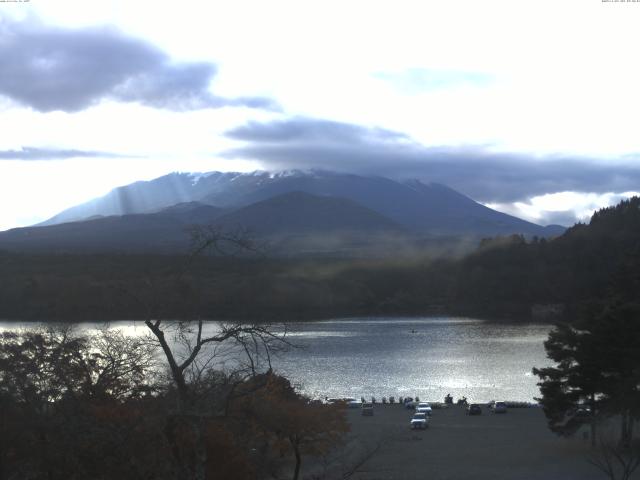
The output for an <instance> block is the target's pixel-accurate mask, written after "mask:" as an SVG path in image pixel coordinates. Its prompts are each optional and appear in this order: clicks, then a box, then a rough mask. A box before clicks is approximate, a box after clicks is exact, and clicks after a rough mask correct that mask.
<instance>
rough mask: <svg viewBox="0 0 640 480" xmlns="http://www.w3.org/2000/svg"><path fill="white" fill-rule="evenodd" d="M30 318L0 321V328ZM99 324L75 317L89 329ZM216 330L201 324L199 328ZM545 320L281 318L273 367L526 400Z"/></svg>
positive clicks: (302, 374) (367, 393)
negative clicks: (282, 335)
mask: <svg viewBox="0 0 640 480" xmlns="http://www.w3.org/2000/svg"><path fill="white" fill-rule="evenodd" d="M16 326H22V327H26V328H30V327H33V326H34V324H24V323H22V324H16V323H8V322H0V331H2V330H4V329H7V328H16ZM99 326H100V325H99V324H91V323H85V324H79V325H77V326H76V328H78V329H80V330H88V331H90V330H94V329H96V328H98V327H99ZM109 328H117V329H120V330H122V331H123V332H124V333H125V334H126V335H145V334H147V332H148V329H147V327H146V326H145V325H144V323H143V322H140V321H137V322H133V321H121V322H112V323H110V324H109ZM217 329H218V325H217V324H216V323H213V322H212V323H207V324H206V325H205V334H212V333H215V331H216V330H217ZM549 329H550V327H549V326H548V325H496V324H490V323H485V322H482V321H480V320H476V319H469V318H446V317H438V318H382V319H380V318H376V319H373V318H357V319H347V320H339V319H334V320H325V321H318V322H307V323H292V324H288V325H287V331H288V337H289V339H290V340H291V341H292V342H293V343H294V344H295V345H297V346H299V347H300V348H294V349H291V350H289V351H288V352H286V353H283V354H280V355H278V356H277V357H275V358H274V359H273V365H274V369H275V370H276V371H277V372H278V373H282V374H284V375H286V376H287V377H289V378H290V379H291V380H292V382H293V383H294V384H295V385H297V386H299V388H300V389H301V390H302V391H303V392H304V393H306V394H308V395H310V396H313V397H320V398H323V397H325V396H328V397H339V396H350V397H356V398H360V397H361V396H364V397H366V398H370V397H371V396H375V397H376V398H378V399H380V398H381V397H383V396H387V397H388V396H395V397H398V396H416V395H418V396H420V398H421V399H427V400H438V401H441V400H442V399H443V398H444V396H445V395H446V394H447V393H451V394H452V395H453V396H454V397H460V396H463V395H464V396H466V397H467V398H469V400H471V401H488V400H491V399H507V400H522V401H532V400H533V398H534V397H536V396H539V391H538V388H537V386H536V381H537V378H536V377H534V376H532V375H531V368H532V367H533V366H537V367H541V366H546V365H549V364H550V362H549V360H548V359H547V358H546V355H545V352H544V347H543V344H542V342H543V341H544V340H545V339H546V338H547V334H548V332H549Z"/></svg>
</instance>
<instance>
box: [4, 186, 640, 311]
mask: <svg viewBox="0 0 640 480" xmlns="http://www.w3.org/2000/svg"><path fill="white" fill-rule="evenodd" d="M639 206H640V199H638V198H632V199H630V200H625V201H623V202H621V203H620V204H618V205H617V206H614V207H609V208H605V209H602V210H600V211H598V212H596V213H595V214H594V215H593V217H592V218H591V221H590V222H589V223H588V224H577V225H575V226H574V227H572V228H570V229H569V230H567V232H566V233H564V234H563V235H562V236H560V237H557V238H554V239H551V240H547V239H544V238H537V237H533V238H531V239H525V238H524V237H522V236H510V237H498V238H491V239H484V240H482V241H481V242H480V243H479V245H478V247H477V249H476V250H475V251H473V252H472V253H470V254H468V255H466V256H463V257H459V258H452V257H435V258H434V257H433V256H430V255H429V254H428V253H426V252H425V254H424V255H420V254H418V253H416V254H412V256H411V257H399V258H397V259H393V258H391V259H390V258H359V259H348V258H333V259H332V258H306V259H305V258H291V259H286V258H273V257H270V256H269V255H267V254H265V253H264V252H260V251H253V252H251V253H249V254H242V255H230V256H227V255H220V254H213V255H201V256H198V258H197V259H195V260H194V258H192V257H191V256H190V255H188V252H187V253H185V255H124V254H123V255H118V254H104V255H80V254H78V255H72V254H64V255H62V254H59V255H56V254H26V253H23V254H21V253H15V252H11V253H10V252H0V287H1V288H0V318H5V319H15V320H27V321H44V322H47V321H103V320H119V319H146V318H156V317H157V318H173V319H185V320H186V319H192V318H209V319H240V320H247V319H250V320H252V321H269V320H273V319H277V320H283V321H299V320H305V319H317V318H327V317H348V316H358V315H430V314H450V315H468V316H474V317H480V318H485V319H491V320H505V321H511V322H526V321H531V320H552V321H553V320H557V319H569V320H570V319H572V318H577V317H578V316H579V315H580V314H581V313H580V312H582V311H583V310H584V309H585V308H591V307H590V306H593V305H597V304H598V303H601V302H602V301H604V299H605V298H610V297H611V294H612V292H614V291H615V292H618V293H619V294H621V295H624V294H627V295H629V294H631V292H633V291H634V289H636V290H635V291H637V286H638V273H637V272H639V271H640V268H639V267H640V209H639Z"/></svg>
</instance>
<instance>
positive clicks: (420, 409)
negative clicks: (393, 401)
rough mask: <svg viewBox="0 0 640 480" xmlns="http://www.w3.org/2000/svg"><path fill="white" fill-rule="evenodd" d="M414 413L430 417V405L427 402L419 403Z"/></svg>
mask: <svg viewBox="0 0 640 480" xmlns="http://www.w3.org/2000/svg"><path fill="white" fill-rule="evenodd" d="M416 413H426V414H427V415H428V416H429V417H430V416H431V405H429V404H428V403H427V402H420V403H419V404H418V405H416Z"/></svg>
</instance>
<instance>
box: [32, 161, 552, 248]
mask: <svg viewBox="0 0 640 480" xmlns="http://www.w3.org/2000/svg"><path fill="white" fill-rule="evenodd" d="M295 191H297V192H304V193H308V194H311V195H316V196H322V197H336V198H343V199H348V200H351V201H354V202H356V203H358V204H360V205H361V206H363V207H366V208H368V209H370V210H373V211H375V212H377V213H379V214H381V215H383V216H385V217H387V218H388V219H389V220H392V221H393V222H396V223H397V224H400V225H402V226H403V227H405V228H406V229H407V230H410V231H413V232H415V233H419V234H435V235H472V236H494V235H508V234H513V233H518V234H525V235H538V236H548V235H557V234H560V233H562V231H563V230H564V229H563V227H555V228H554V227H549V228H545V227H541V226H539V225H535V224H533V223H530V222H526V221H524V220H521V219H519V218H516V217H513V216H510V215H507V214H504V213H501V212H497V211H495V210H492V209H490V208H488V207H485V206H484V205H481V204H479V203H477V202H475V201H473V200H472V199H470V198H468V197H466V196H464V195H462V194H461V193H458V192H456V191H455V190H452V189H451V188H448V187H446V186H444V185H440V184H424V183H422V182H420V181H417V180H413V181H405V182H400V181H395V180H391V179H388V178H383V177H375V176H360V175H350V174H341V173H334V172H323V171H311V172H300V171H288V172H280V173H277V174H273V173H268V172H253V173H247V174H241V173H221V172H210V173H206V174H186V173H174V174H170V175H166V176H164V177H160V178H158V179H155V180H152V181H149V182H136V183H134V184H131V185H128V186H124V187H120V188H117V189H115V190H113V191H112V192H110V193H109V194H107V195H105V196H104V197H101V198H98V199H95V200H92V201H91V202H87V203H85V204H82V205H78V206H76V207H73V208H71V209H68V210H65V211H63V212H61V213H60V214H58V215H56V216H55V217H53V218H51V219H49V220H47V221H46V222H43V223H42V224H41V225H51V224H56V223H61V222H69V221H78V220H83V219H86V218H89V217H92V216H95V215H123V214H134V213H149V212H154V211H159V210H161V209H163V208H166V207H170V206H172V205H175V204H177V203H181V202H193V201H197V202H202V203H204V204H208V205H216V206H218V207H224V208H239V207H243V206H247V205H251V204H254V203H256V202H260V201H263V200H267V199H269V198H272V197H275V196H278V195H282V194H285V193H290V192H295Z"/></svg>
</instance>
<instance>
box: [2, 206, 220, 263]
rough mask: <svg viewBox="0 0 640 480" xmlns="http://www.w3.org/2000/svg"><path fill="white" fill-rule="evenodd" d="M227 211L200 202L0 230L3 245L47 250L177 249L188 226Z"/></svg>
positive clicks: (183, 242)
mask: <svg viewBox="0 0 640 480" xmlns="http://www.w3.org/2000/svg"><path fill="white" fill-rule="evenodd" d="M225 212H226V211H225V210H223V209H220V208H216V207H212V206H210V205H204V204H201V203H198V202H191V203H183V204H178V205H175V206H173V207H170V208H167V209H165V210H162V211H160V212H157V213H153V214H129V215H121V216H117V215H112V216H108V217H100V216H98V217H94V218H91V219H89V220H86V221H78V222H67V223H61V224H56V225H48V226H40V227H26V228H14V229H12V230H8V231H6V232H0V248H4V249H8V250H22V251H34V250H37V251H45V250H46V251H48V252H82V253H86V252H92V253H95V252H103V251H120V252H150V251H153V252H164V253H169V252H174V251H176V250H179V249H183V250H184V249H186V248H187V247H188V243H189V235H188V229H189V228H190V227H191V226H192V225H193V224H196V223H204V224H210V223H214V222H215V220H216V219H217V218H218V217H220V216H221V215H222V214H224V213H225Z"/></svg>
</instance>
